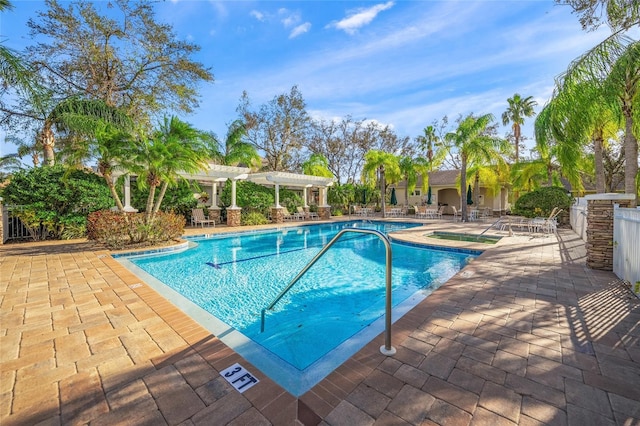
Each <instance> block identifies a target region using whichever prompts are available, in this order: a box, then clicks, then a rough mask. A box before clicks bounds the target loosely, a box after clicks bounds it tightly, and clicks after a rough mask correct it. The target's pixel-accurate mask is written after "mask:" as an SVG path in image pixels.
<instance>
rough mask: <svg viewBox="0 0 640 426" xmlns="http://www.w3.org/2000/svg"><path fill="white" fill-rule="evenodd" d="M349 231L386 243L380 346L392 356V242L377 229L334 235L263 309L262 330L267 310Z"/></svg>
mask: <svg viewBox="0 0 640 426" xmlns="http://www.w3.org/2000/svg"><path fill="white" fill-rule="evenodd" d="M347 232H356V233H360V234H372V235H376V236H377V237H378V238H380V239H381V240H382V242H383V243H384V245H385V249H386V272H385V280H386V281H385V288H386V290H385V291H386V294H385V299H386V302H385V333H384V345H383V346H380V352H382V354H383V355H387V356H391V355H394V354H395V353H396V349H395V348H394V347H393V346H391V260H392V253H391V242H390V241H389V238H388V237H387V236H386V235H385V234H384V233H382V232H380V231H377V230H375V229H359V228H349V229H343V230H341V231H340V232H338V233H337V234H336V236H335V237H333V238H332V239H331V241H329V243H327V245H326V246H324V247H323V248H322V250H320V251H319V252H318V254H316V255H315V256H314V258H313V259H311V261H309V263H307V265H306V266H305V267H304V268H302V270H301V271H300V272H299V273H298V275H296V277H295V278H294V279H293V280H291V282H290V283H289V284H288V285H287V286H286V287H285V288H284V290H282V291H281V292H280V294H279V295H278V296H277V297H276V298H275V299H274V300H273V302H271V304H270V305H269V306H267V307H266V308H264V309H263V310H262V313H261V315H260V321H261V322H260V332H261V333H263V332H264V319H265V313H266V311H267V310H271V309H273V307H274V306H275V305H276V304H277V303H278V302H279V301H280V299H282V297H284V295H285V294H287V293H288V292H289V290H291V288H292V287H293V286H294V285H295V284H296V283H297V282H298V281H299V280H300V278H302V276H303V275H304V274H305V273H306V272H307V271H308V270H309V269H310V268H311V267H312V266H313V265H314V264H315V263H316V262H317V261H318V260H319V259H320V258H321V257H322V256H323V255H324V254H325V253H326V252H327V250H329V249H330V248H331V246H333V244H335V243H336V241H338V239H340V237H342V235H344V234H346V233H347Z"/></svg>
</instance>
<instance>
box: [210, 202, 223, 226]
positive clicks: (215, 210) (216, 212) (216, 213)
mask: <svg viewBox="0 0 640 426" xmlns="http://www.w3.org/2000/svg"><path fill="white" fill-rule="evenodd" d="M220 210H221V209H220V207H218V206H212V207H209V219H213V220H215V221H216V223H220Z"/></svg>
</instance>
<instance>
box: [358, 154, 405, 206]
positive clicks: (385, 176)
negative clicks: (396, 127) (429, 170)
mask: <svg viewBox="0 0 640 426" xmlns="http://www.w3.org/2000/svg"><path fill="white" fill-rule="evenodd" d="M364 160H365V163H364V166H363V167H362V180H363V182H364V183H365V184H367V185H369V186H370V187H373V186H374V185H375V182H376V181H377V182H378V184H379V188H380V204H381V207H382V217H384V215H385V213H384V209H385V194H386V192H387V186H389V185H390V184H393V183H396V182H399V181H400V179H401V176H402V174H401V172H400V164H399V161H398V157H396V156H395V155H393V154H390V153H388V152H384V151H378V150H375V149H372V150H370V151H368V152H367V153H366V154H365V156H364Z"/></svg>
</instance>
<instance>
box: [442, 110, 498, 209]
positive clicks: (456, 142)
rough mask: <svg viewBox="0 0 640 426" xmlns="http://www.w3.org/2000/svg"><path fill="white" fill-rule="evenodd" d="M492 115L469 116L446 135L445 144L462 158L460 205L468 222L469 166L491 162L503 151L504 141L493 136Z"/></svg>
mask: <svg viewBox="0 0 640 426" xmlns="http://www.w3.org/2000/svg"><path fill="white" fill-rule="evenodd" d="M493 121H494V117H493V115H492V114H485V115H481V116H478V117H476V116H474V115H473V114H469V115H468V116H467V117H465V118H464V119H462V120H461V121H460V123H459V124H458V128H457V129H456V130H455V131H453V132H450V133H447V134H446V135H445V142H446V143H447V149H448V150H449V151H451V150H455V151H457V153H458V156H459V157H460V164H461V166H460V169H461V170H460V188H461V191H460V205H461V210H462V220H464V221H467V220H468V213H467V202H466V196H465V195H466V194H465V190H464V189H465V188H466V187H467V166H468V164H469V163H470V162H481V161H482V160H485V161H487V162H490V161H491V160H492V159H494V158H495V157H496V153H498V152H499V151H500V150H501V149H504V143H505V142H504V140H503V139H500V138H498V137H495V136H493V135H492V134H491V133H492V132H491V126H492V124H493Z"/></svg>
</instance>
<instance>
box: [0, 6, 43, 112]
mask: <svg viewBox="0 0 640 426" xmlns="http://www.w3.org/2000/svg"><path fill="white" fill-rule="evenodd" d="M6 10H13V5H12V4H11V2H9V1H7V0H1V1H0V12H1V11H6ZM9 88H12V89H13V90H15V91H16V92H17V94H19V95H30V96H33V94H34V93H37V92H38V91H40V89H41V88H40V85H39V84H38V79H37V78H36V77H35V76H34V73H33V69H32V68H31V64H30V63H29V62H28V61H27V60H26V59H25V58H24V57H23V56H21V55H20V54H19V53H18V52H16V51H15V50H13V49H10V48H8V47H6V46H4V41H2V43H0V94H4V93H5V92H6V91H7V90H9ZM0 108H4V97H0Z"/></svg>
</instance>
